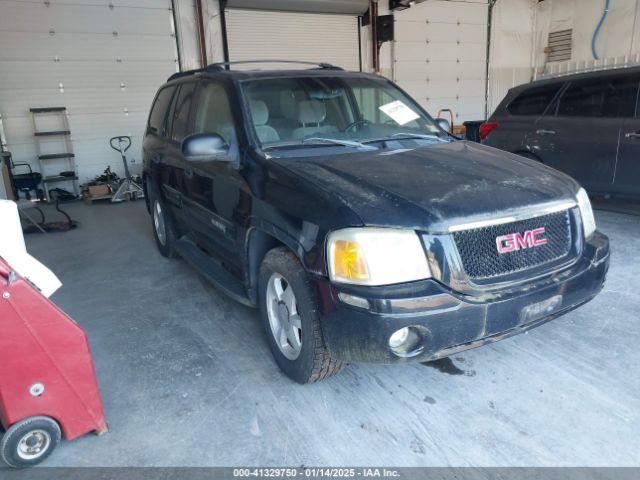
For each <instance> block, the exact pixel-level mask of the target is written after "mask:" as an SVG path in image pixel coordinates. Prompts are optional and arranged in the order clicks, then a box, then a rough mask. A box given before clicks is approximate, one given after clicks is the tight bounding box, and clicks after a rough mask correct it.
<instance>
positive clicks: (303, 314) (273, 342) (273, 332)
mask: <svg viewBox="0 0 640 480" xmlns="http://www.w3.org/2000/svg"><path fill="white" fill-rule="evenodd" d="M259 302H260V317H261V319H262V323H263V325H264V328H265V331H266V333H267V338H268V341H269V347H270V348H271V352H272V354H273V357H274V359H275V361H276V363H277V364H278V366H279V367H280V369H281V370H282V371H283V372H284V373H285V374H286V375H287V376H288V377H289V378H291V379H292V380H295V381H296V382H298V383H314V382H318V381H320V380H324V379H326V378H329V377H331V376H333V375H336V374H337V373H339V372H340V371H341V370H342V369H343V368H344V363H343V362H341V361H340V360H337V359H334V358H332V357H331V355H330V354H329V350H328V349H327V347H326V345H325V343H324V339H323V337H322V329H321V324H320V313H319V309H318V304H317V301H316V296H315V293H314V290H313V286H312V284H311V282H310V281H309V278H308V276H307V273H306V272H305V270H304V268H303V267H302V265H301V264H300V262H299V261H298V259H297V258H296V256H295V255H294V254H293V253H292V252H291V251H289V250H288V249H286V248H284V247H281V248H275V249H273V250H271V251H270V252H268V253H267V255H266V256H265V258H264V261H263V262H262V265H261V266H260V278H259ZM279 327H280V328H279Z"/></svg>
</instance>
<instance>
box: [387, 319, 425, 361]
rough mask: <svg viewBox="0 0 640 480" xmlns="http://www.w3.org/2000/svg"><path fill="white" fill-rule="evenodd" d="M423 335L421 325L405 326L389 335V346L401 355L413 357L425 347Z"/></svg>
mask: <svg viewBox="0 0 640 480" xmlns="http://www.w3.org/2000/svg"><path fill="white" fill-rule="evenodd" d="M422 343H423V335H422V333H421V332H420V328H419V327H413V326H411V327H404V328H401V329H400V330H396V331H395V332H393V333H392V334H391V336H390V337H389V348H390V349H391V351H392V352H393V353H395V354H396V355H398V356H399V357H412V356H414V355H417V354H419V353H420V352H421V351H422V349H423V348H424V345H422Z"/></svg>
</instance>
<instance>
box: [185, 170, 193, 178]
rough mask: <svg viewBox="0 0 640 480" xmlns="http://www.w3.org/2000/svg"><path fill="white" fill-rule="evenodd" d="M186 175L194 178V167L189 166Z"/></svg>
mask: <svg viewBox="0 0 640 480" xmlns="http://www.w3.org/2000/svg"><path fill="white" fill-rule="evenodd" d="M184 176H185V177H187V178H193V168H191V167H187V168H185V169H184Z"/></svg>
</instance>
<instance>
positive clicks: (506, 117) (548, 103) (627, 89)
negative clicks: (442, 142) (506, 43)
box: [480, 67, 640, 198]
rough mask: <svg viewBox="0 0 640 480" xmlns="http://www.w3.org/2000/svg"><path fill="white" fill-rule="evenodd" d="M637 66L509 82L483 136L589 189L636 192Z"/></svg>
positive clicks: (639, 148)
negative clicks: (516, 85)
mask: <svg viewBox="0 0 640 480" xmlns="http://www.w3.org/2000/svg"><path fill="white" fill-rule="evenodd" d="M639 84H640V67H634V68H628V69H619V70H609V71H599V72H591V73H583V74H578V75H569V76H563V77H558V78H553V79H549V80H541V81H537V82H533V83H530V84H526V85H520V86H518V87H515V88H512V89H511V90H510V91H509V93H508V94H507V96H506V97H505V98H504V100H503V101H502V103H500V105H499V106H498V108H497V109H496V111H495V113H494V114H493V115H492V116H491V118H490V119H489V121H488V122H487V123H485V124H484V125H483V126H481V128H480V136H481V138H483V141H482V143H483V144H485V145H490V146H492V147H496V148H500V149H501V150H506V151H508V152H514V153H518V154H520V155H524V156H526V157H528V158H533V159H535V160H539V161H541V162H542V163H544V164H545V165H549V166H551V167H553V168H556V169H558V170H560V171H562V172H565V173H568V174H569V175H571V176H572V177H573V178H575V179H576V180H578V181H579V182H580V183H581V184H582V185H583V186H584V187H585V188H586V189H587V190H588V191H589V193H590V194H591V193H593V194H615V195H620V196H629V197H638V198H640V116H639V112H638V86H639Z"/></svg>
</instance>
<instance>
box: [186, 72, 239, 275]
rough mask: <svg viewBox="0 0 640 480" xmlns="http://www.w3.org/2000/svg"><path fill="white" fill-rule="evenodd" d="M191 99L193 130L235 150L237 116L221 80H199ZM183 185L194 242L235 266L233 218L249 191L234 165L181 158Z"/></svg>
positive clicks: (235, 223)
mask: <svg viewBox="0 0 640 480" xmlns="http://www.w3.org/2000/svg"><path fill="white" fill-rule="evenodd" d="M196 105H197V106H196V109H195V114H194V122H193V129H192V133H193V134H199V133H215V134H217V135H220V136H221V137H222V138H223V139H224V141H225V142H226V143H227V145H229V146H230V151H232V152H233V151H236V152H237V149H238V147H237V142H238V140H237V136H236V120H235V118H234V115H233V112H232V109H231V101H230V96H229V90H228V88H227V87H226V86H225V84H223V83H222V82H217V81H213V80H205V81H203V82H201V85H200V87H199V91H198V97H197V102H196ZM185 185H186V188H187V197H188V203H189V205H188V208H189V218H190V222H191V228H192V231H193V234H194V235H193V236H194V238H195V240H196V242H197V244H198V245H199V246H200V247H201V248H203V249H204V250H206V251H207V252H208V253H209V254H211V255H213V256H215V257H218V258H219V259H220V260H221V261H222V262H223V263H224V264H225V265H230V264H231V265H235V266H236V267H238V268H239V267H240V257H241V251H240V248H239V245H241V244H242V241H241V239H242V235H243V233H242V232H241V231H240V229H241V228H242V227H241V226H240V222H239V220H238V219H241V218H244V217H246V216H247V215H248V211H244V210H248V208H249V205H250V197H249V195H248V188H247V187H246V182H245V180H244V178H243V177H242V176H241V175H240V173H239V170H238V168H237V166H236V165H234V164H232V163H230V162H228V161H219V160H208V161H189V160H185ZM243 209H244V210H243ZM240 210H243V211H242V212H241V211H240Z"/></svg>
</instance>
